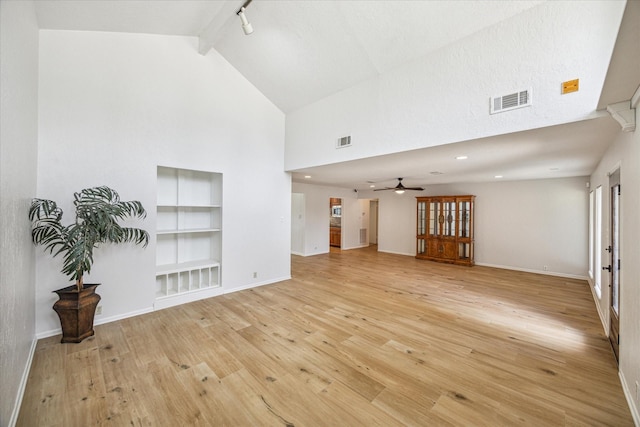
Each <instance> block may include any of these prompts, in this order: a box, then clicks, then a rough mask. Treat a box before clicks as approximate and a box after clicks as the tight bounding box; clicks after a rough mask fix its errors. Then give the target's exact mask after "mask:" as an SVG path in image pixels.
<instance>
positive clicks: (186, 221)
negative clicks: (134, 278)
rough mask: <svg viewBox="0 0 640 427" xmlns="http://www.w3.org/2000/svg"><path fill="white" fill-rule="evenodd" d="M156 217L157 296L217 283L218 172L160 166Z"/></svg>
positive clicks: (219, 231) (219, 243)
mask: <svg viewBox="0 0 640 427" xmlns="http://www.w3.org/2000/svg"><path fill="white" fill-rule="evenodd" d="M156 218H157V225H156V300H158V299H164V298H168V297H172V296H175V295H182V296H183V295H185V294H191V293H194V292H196V291H202V290H207V289H212V288H216V287H219V286H220V285H221V284H220V267H221V250H222V174H220V173H215V172H204V171H195V170H188V169H177V168H171V167H165V166H159V167H158V202H157V217H156ZM207 296H209V295H208V294H207V295H204V296H202V297H203V298H204V297H207ZM188 299H189V300H195V299H200V298H199V297H196V296H193V297H189V298H188ZM184 300H185V298H182V299H181V301H184ZM165 305H166V306H168V305H171V304H165Z"/></svg>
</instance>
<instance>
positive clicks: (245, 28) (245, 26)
mask: <svg viewBox="0 0 640 427" xmlns="http://www.w3.org/2000/svg"><path fill="white" fill-rule="evenodd" d="M244 11H245V8H244V6H242V7H241V8H240V10H239V11H238V14H237V15H238V16H239V17H240V21H241V22H242V31H244V34H245V35H247V36H248V35H249V34H251V33H253V27H252V26H251V24H250V23H249V21H248V20H247V17H246V16H245V14H244Z"/></svg>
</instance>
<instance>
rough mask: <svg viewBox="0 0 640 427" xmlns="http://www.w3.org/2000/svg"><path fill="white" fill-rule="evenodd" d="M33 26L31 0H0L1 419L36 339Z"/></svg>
mask: <svg viewBox="0 0 640 427" xmlns="http://www.w3.org/2000/svg"><path fill="white" fill-rule="evenodd" d="M37 102H38V27H37V23H36V18H35V11H34V7H33V3H32V2H30V1H2V2H0V111H1V112H2V114H0V254H1V256H0V287H1V289H2V296H1V297H0V425H2V426H6V425H11V424H12V423H13V422H15V417H16V416H17V412H18V409H19V407H17V405H18V403H19V398H20V397H21V395H22V391H23V389H24V385H25V383H26V373H27V372H28V369H29V364H30V355H31V351H32V349H33V345H34V344H35V307H34V292H35V273H34V271H35V262H34V248H33V245H32V244H31V235H30V230H31V226H30V224H29V221H28V217H27V211H28V209H29V203H30V201H31V199H32V198H33V196H34V195H35V192H36V166H37V146H38V132H37V131H38V104H37Z"/></svg>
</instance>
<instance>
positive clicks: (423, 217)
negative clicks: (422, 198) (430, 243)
mask: <svg viewBox="0 0 640 427" xmlns="http://www.w3.org/2000/svg"><path fill="white" fill-rule="evenodd" d="M426 231H427V203H426V202H418V230H417V234H418V236H423V235H424V234H425V232H426Z"/></svg>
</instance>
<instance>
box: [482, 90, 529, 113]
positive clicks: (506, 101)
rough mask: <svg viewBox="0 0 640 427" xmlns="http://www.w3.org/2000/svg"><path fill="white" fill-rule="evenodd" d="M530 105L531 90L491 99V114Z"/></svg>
mask: <svg viewBox="0 0 640 427" xmlns="http://www.w3.org/2000/svg"><path fill="white" fill-rule="evenodd" d="M530 105H531V89H527V90H523V91H520V92H515V93H510V94H509V95H503V96H496V97H493V98H491V114H495V113H503V112H505V111H510V110H515V109H516V108H522V107H529V106H530Z"/></svg>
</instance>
